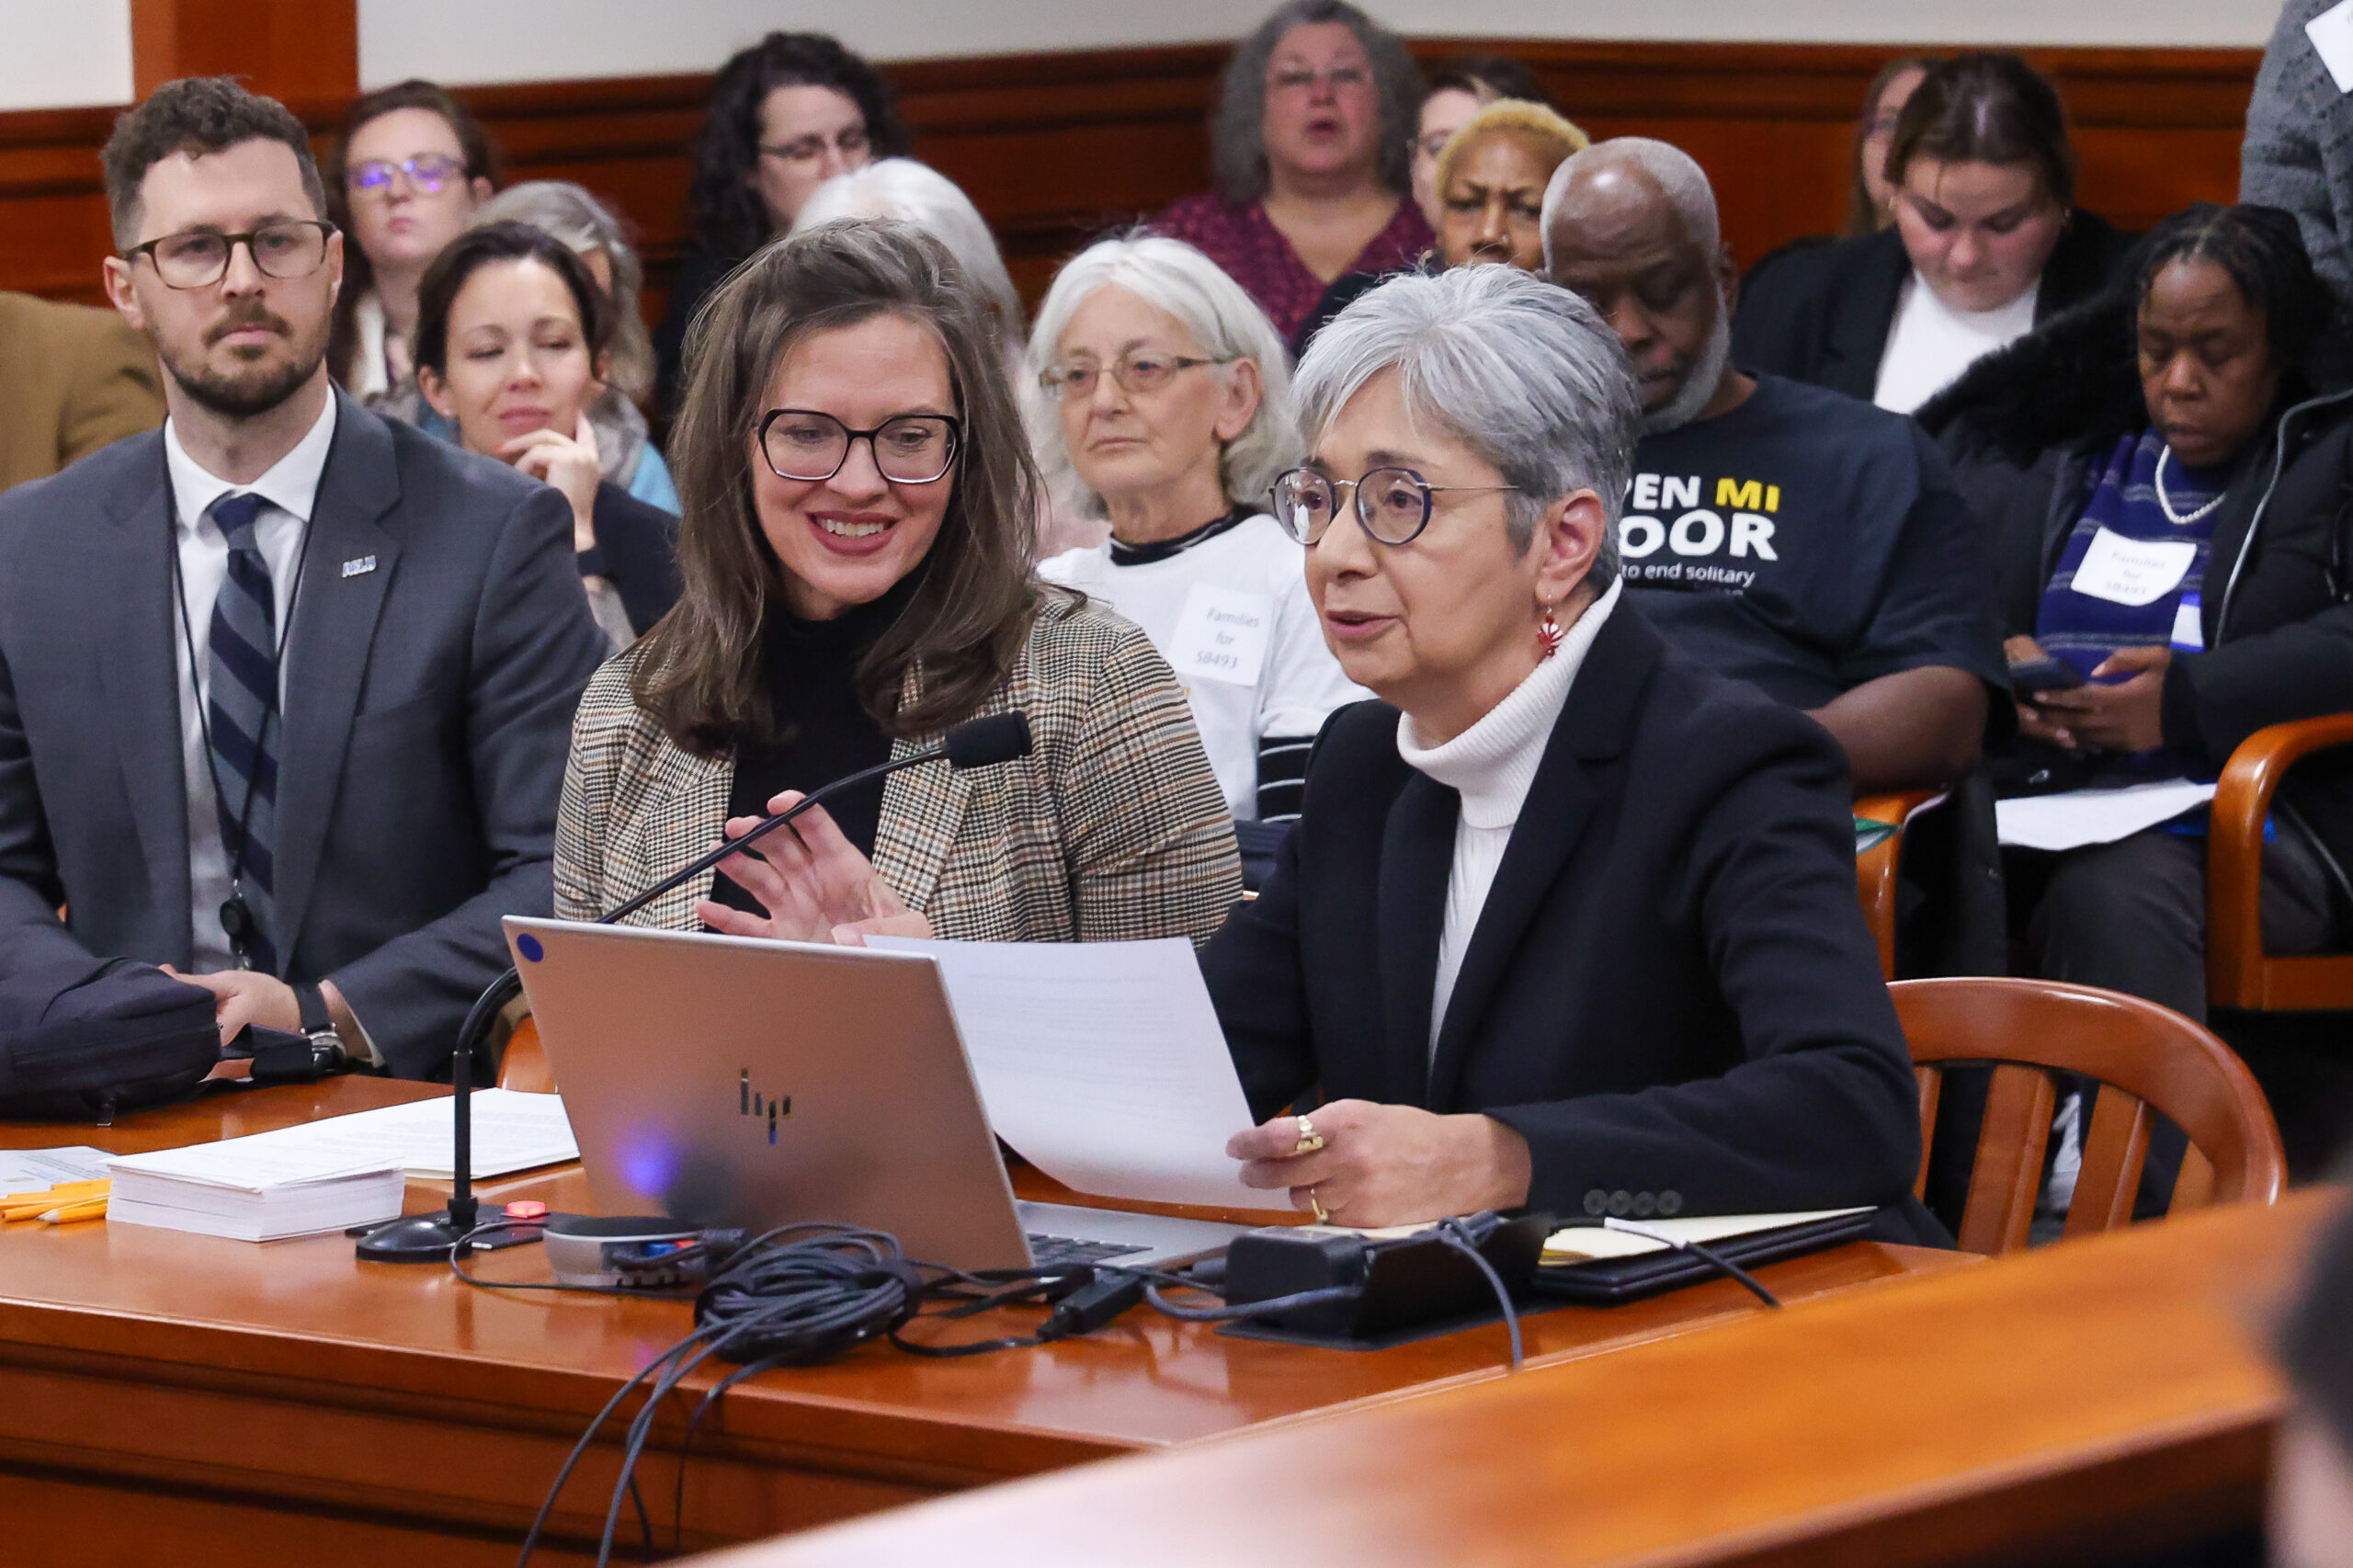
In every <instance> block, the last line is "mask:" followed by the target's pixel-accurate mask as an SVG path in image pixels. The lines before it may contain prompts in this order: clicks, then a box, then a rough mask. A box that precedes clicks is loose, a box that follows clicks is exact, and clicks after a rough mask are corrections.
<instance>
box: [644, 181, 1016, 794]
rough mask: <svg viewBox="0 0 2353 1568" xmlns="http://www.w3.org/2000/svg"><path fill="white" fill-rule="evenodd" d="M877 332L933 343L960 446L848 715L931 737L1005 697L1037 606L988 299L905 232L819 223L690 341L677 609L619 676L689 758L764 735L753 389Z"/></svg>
mask: <svg viewBox="0 0 2353 1568" xmlns="http://www.w3.org/2000/svg"><path fill="white" fill-rule="evenodd" d="M880 315H895V316H900V317H903V318H904V319H906V320H908V321H911V322H915V323H917V324H921V325H923V326H925V327H927V328H928V329H930V331H931V332H932V333H933V334H935V335H937V336H938V340H939V344H940V347H942V348H943V349H944V350H945V351H946V353H947V356H948V369H949V380H950V383H951V385H952V386H953V388H954V391H955V395H956V406H957V413H958V415H959V416H960V417H961V420H962V421H963V440H962V444H961V448H960V449H959V452H958V455H957V461H956V467H955V469H954V470H953V471H952V472H950V474H949V479H948V483H949V484H951V485H952V486H954V489H953V490H952V492H951V493H950V494H949V502H948V515H947V517H945V518H943V519H942V521H941V523H940V527H939V534H938V538H937V539H936V540H934V541H933V542H932V546H931V550H930V551H929V553H928V554H927V555H926V557H925V558H924V560H923V562H922V563H921V564H920V565H919V566H918V567H917V568H916V571H917V572H919V573H920V574H921V581H920V582H919V583H918V584H917V585H916V586H915V592H914V596H913V597H911V598H910V599H909V600H908V601H907V604H906V607H905V608H904V609H903V610H901V611H900V613H899V616H898V619H896V620H894V621H892V624H891V625H890V627H889V628H888V629H887V630H885V631H883V633H882V634H881V637H879V638H877V639H876V640H875V642H874V645H873V646H872V647H871V648H870V649H869V650H868V651H867V653H866V654H865V656H864V657H863V658H862V659H861V660H860V661H859V663H858V672H857V681H858V699H859V700H860V701H861V702H862V703H863V704H864V705H865V708H866V710H867V711H868V712H869V713H870V714H872V715H873V717H874V719H875V721H876V722H878V723H880V724H881V726H882V728H883V730H884V731H885V732H886V733H890V734H892V735H902V736H904V735H918V734H926V733H931V732H933V731H936V730H939V729H943V728H945V727H946V726H948V725H949V724H952V723H955V722H957V721H959V720H961V719H966V718H970V717H971V716H972V714H973V713H974V712H976V711H978V710H979V709H980V707H981V705H982V704H983V703H984V702H986V701H987V700H988V698H989V695H990V694H991V693H992V692H994V691H995V690H996V688H997V687H999V686H1001V685H1003V684H1004V681H1005V678H1006V676H1007V674H1009V673H1010V672H1011V670H1012V668H1013V665H1014V661H1015V660H1016V658H1017V657H1018V656H1019V654H1020V652H1021V646H1022V643H1023V642H1024V641H1025V640H1026V639H1027V638H1028V636H1029V624H1030V621H1031V619H1032V618H1033V617H1034V616H1035V614H1036V613H1037V610H1038V607H1039V603H1040V593H1041V590H1040V587H1039V585H1038V583H1037V580H1036V578H1035V577H1034V576H1033V575H1032V574H1031V572H1030V564H1029V563H1030V561H1031V559H1032V558H1033V556H1034V555H1035V553H1036V549H1037V518H1038V496H1039V494H1040V491H1039V484H1038V474H1037V470H1036V469H1035V467H1034V466H1033V465H1032V464H1031V462H1030V458H1029V443H1028V441H1027V439H1026V438H1025V437H1024V436H1023V433H1022V427H1021V417H1020V415H1019V413H1018V412H1017V408H1016V405H1015V403H1014V399H1013V391H1012V388H1011V387H1010V385H1009V384H1008V383H1007V381H1006V368H1005V359H1004V345H1003V339H1002V337H1001V336H1000V335H999V334H998V331H997V328H996V327H995V325H994V324H993V321H994V318H993V317H992V316H991V315H990V313H989V310H988V304H987V300H986V297H985V296H984V295H983V293H982V291H981V290H979V289H978V288H976V287H974V286H973V284H972V281H971V279H969V278H967V277H966V276H965V275H964V272H963V270H962V269H961V267H958V266H957V265H956V261H955V258H954V257H953V256H950V255H949V253H948V250H947V247H946V246H944V245H942V244H940V243H939V242H938V240H935V239H933V238H932V237H931V236H930V235H929V234H926V233H924V232H923V231H922V230H920V229H917V228H915V226H914V225H913V224H910V223H903V222H896V221H893V220H889V219H865V220H860V219H844V220H842V221H840V222H833V223H826V224H824V225H822V226H820V227H818V228H815V229H812V230H810V231H808V232H807V233H802V234H797V235H795V236H793V237H792V238H790V239H787V240H779V241H776V242H775V243H773V244H769V245H768V246H767V248H766V249H764V250H762V251H760V252H758V253H757V254H756V255H755V256H753V257H752V259H751V260H749V261H747V262H745V264H744V265H743V266H742V267H738V268H736V269H735V271H734V273H733V275H732V276H730V277H729V278H728V279H727V280H726V281H725V282H724V283H722V284H721V285H720V287H719V288H718V290H715V291H714V292H713V293H712V294H711V296H710V302H709V303H708V304H706V305H705V306H704V307H703V309H702V310H701V311H700V312H698V314H697V315H696V318H695V324H694V327H693V329H692V331H691V333H690V334H689V335H688V343H687V365H688V372H687V389H686V397H685V400H684V402H683V403H681V405H680V407H679V411H678V419H677V423H676V425H675V426H673V427H672V430H671V437H670V461H671V466H672V470H673V472H674V473H675V474H676V479H677V484H678V498H679V500H680V502H681V503H682V504H683V508H684V511H683V516H682V517H681V520H680V523H679V528H678V573H679V576H680V578H681V580H682V583H683V592H682V593H681V594H680V596H679V598H678V603H677V606H676V608H674V609H673V610H672V611H671V612H670V613H669V614H668V615H667V616H665V618H664V619H663V620H662V622H661V623H660V624H659V625H658V626H656V627H655V628H654V631H651V632H650V633H648V634H647V636H646V639H645V644H644V647H643V650H642V655H641V658H640V661H639V663H638V665H637V669H636V672H635V673H634V675H632V676H631V692H632V694H633V695H634V696H635V697H636V699H637V702H638V706H639V707H641V708H642V709H644V710H645V711H646V712H647V713H648V714H650V715H652V716H653V718H654V722H656V723H658V724H660V725H661V726H662V729H663V731H664V733H666V734H667V735H668V736H669V737H670V738H671V739H672V740H673V741H675V742H676V743H677V744H679V745H681V746H683V747H685V748H686V749H687V750H688V751H691V752H695V753H697V754H699V755H701V756H724V755H726V754H727V753H728V752H729V751H730V750H731V749H732V748H733V745H734V744H736V743H737V742H738V741H740V740H744V739H748V738H752V737H755V736H758V735H761V734H764V733H767V730H768V727H769V725H770V724H771V723H772V722H773V710H772V708H771V706H770V704H769V701H768V695H767V681H766V675H765V671H764V667H763V650H762V640H761V635H760V628H761V623H762V621H763V619H765V618H766V617H767V615H768V614H770V613H772V612H778V613H780V611H781V606H780V603H779V600H780V598H781V596H782V593H783V583H782V580H781V578H780V576H779V573H780V572H781V571H782V568H781V566H779V563H778V562H777V560H776V557H775V554H774V552H773V551H770V550H769V548H768V546H767V540H766V539H765V538H764V537H763V536H762V534H761V532H760V524H759V516H758V514H757V512H756V510H755V509H754V506H753V500H752V473H751V467H750V465H751V464H752V463H754V462H756V461H758V458H757V457H756V455H755V453H754V452H753V450H752V443H753V440H754V432H755V431H756V429H757V427H758V425H759V421H760V416H761V414H762V413H763V409H762V406H761V405H762V403H764V402H765V401H766V398H767V389H768V384H769V382H770V381H771V380H772V379H773V378H774V376H775V374H776V370H777V367H778V366H779V365H780V364H782V363H783V361H784V358H785V356H787V355H788V354H790V353H791V352H792V351H793V349H794V348H796V347H799V346H800V345H801V343H803V342H805V341H807V340H808V339H809V338H811V337H813V336H814V335H817V334H819V333H823V332H832V331H836V330H838V329H840V328H843V327H848V326H856V325H858V324H859V323H861V322H865V321H870V320H872V319H873V318H874V317H876V316H880ZM911 675H913V676H915V680H914V681H912V682H910V680H909V678H908V677H909V676H911Z"/></svg>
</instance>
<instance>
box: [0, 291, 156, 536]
mask: <svg viewBox="0 0 2353 1568" xmlns="http://www.w3.org/2000/svg"><path fill="white" fill-rule="evenodd" d="M163 422H164V389H163V384H162V380H161V378H160V377H159V375H158V374H157V371H156V369H155V352H154V350H153V349H152V348H150V347H148V346H147V340H146V339H145V338H143V337H142V336H140V335H138V334H137V333H135V332H133V331H131V328H130V327H129V326H127V325H126V324H124V323H123V320H122V318H121V317H120V316H118V315H116V314H115V313H114V312H112V311H107V310H93V309H92V308H91V307H89V306H88V305H68V304H61V303H59V302H58V301H54V300H42V299H38V298H36V297H34V296H33V295H30V294H9V293H0V490H6V489H7V488H8V487H9V486H11V485H16V484H22V483H24V482H25V481H26V480H28V479H40V478H43V477H45V476H47V475H49V474H52V473H55V472H57V471H58V470H59V469H61V468H63V467H64V466H65V465H66V464H67V463H70V462H72V461H74V460H75V459H76V458H80V457H83V456H85V455H86V454H88V453H91V452H95V451H97V449H99V448H100V447H103V446H106V445H108V443H109V442H113V441H119V440H120V439H122V437H125V436H136V435H137V434H139V433H140V432H141V431H142V430H153V428H154V427H155V426H158V425H161V424H162V423H163Z"/></svg>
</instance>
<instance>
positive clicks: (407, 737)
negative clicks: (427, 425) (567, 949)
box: [0, 392, 606, 1077]
mask: <svg viewBox="0 0 2353 1568" xmlns="http://www.w3.org/2000/svg"><path fill="white" fill-rule="evenodd" d="M335 396H336V398H337V400H338V401H337V406H336V409H335V443H334V445H333V446H332V447H331V448H329V449H328V452H327V461H326V469H325V472H324V473H323V474H322V475H321V476H320V479H319V492H318V500H317V503H316V505H315V506H314V508H313V514H312V518H311V526H310V528H309V529H308V531H307V532H306V534H305V536H304V541H303V551H304V557H305V560H306V562H307V564H306V565H305V566H304V568H303V571H302V577H301V588H300V591H299V592H298V594H297V595H296V597H295V603H294V612H293V618H292V624H291V625H290V627H289V628H288V630H287V639H286V661H287V664H286V668H287V678H286V714H285V720H284V724H283V727H282V729H281V731H280V736H281V739H280V741H279V743H278V748H277V749H278V841H277V844H276V846H275V852H276V857H277V877H276V892H277V905H278V921H279V926H280V929H279V930H278V933H277V935H278V952H279V954H280V963H281V966H282V967H281V968H280V971H279V973H280V974H281V975H282V976H283V977H284V978H286V979H289V980H298V981H303V980H307V981H316V980H321V979H328V978H332V979H333V980H334V981H335V985H336V987H337V988H338V989H340V990H341V991H342V992H343V994H344V995H345V996H346V997H347V998H348V999H349V1000H350V1003H351V1007H352V1011H353V1012H355V1013H356V1014H358V1017H359V1021H360V1022H361V1023H362V1024H363V1025H365V1026H366V1028H367V1029H368V1033H369V1038H370V1039H371V1040H374V1041H375V1042H376V1045H377V1047H378V1048H379V1049H380V1050H381V1051H382V1052H383V1053H384V1057H385V1060H386V1062H388V1063H389V1064H390V1065H391V1067H392V1070H393V1071H394V1072H395V1073H398V1074H402V1075H403V1076H406V1077H423V1076H425V1075H426V1074H429V1073H430V1072H431V1071H432V1070H433V1069H435V1068H436V1067H438V1065H439V1064H440V1063H442V1062H447V1061H448V1060H449V1048H450V1047H451V1046H452V1045H453V1044H454V1043H455V1042H456V1037H457V1032H458V1025H459V1023H460V1020H462V1019H463V1018H464V1017H465V1014H466V1009H467V1008H468V1007H469V1006H471V1005H472V1002H473V999H474V997H475V995H476V994H477V993H479V992H480V991H481V990H482V988H483V986H484V985H487V984H488V983H490V981H491V979H492V977H493V976H494V975H496V974H497V973H498V971H501V970H503V969H505V968H506V938H505V937H504V936H503V935H502V934H501V933H500V930H499V918H500V916H502V915H545V914H547V913H548V912H549V910H550V908H551V905H552V903H553V899H554V884H553V870H552V865H551V862H552V859H553V855H554V839H555V807H556V796H557V793H558V791H559V790H560V789H561V787H562V785H563V764H564V757H565V754H566V750H567V748H568V746H569V744H570V740H571V731H572V710H573V709H574V707H576V706H577V705H578V704H579V701H580V693H581V691H582V689H583V688H584V687H585V686H586V685H587V682H588V676H590V675H591V674H592V673H593V672H594V671H595V670H596V668H597V663H598V662H599V661H600V660H601V659H602V657H603V656H604V653H605V652H606V645H605V640H604V638H603V637H601V636H599V635H598V634H597V628H596V623H595V622H594V621H592V620H591V619H589V615H588V606H587V601H586V600H585V598H584V597H582V595H581V592H580V578H579V575H578V574H577V573H576V572H575V571H574V567H573V562H572V513H571V509H570V508H569V507H567V506H565V505H564V501H563V495H562V494H559V493H558V492H557V491H556V490H555V489H554V488H553V487H551V486H550V485H546V484H542V483H540V482H539V481H538V480H536V479H532V478H530V477H529V475H526V474H521V473H517V472H516V471H515V470H513V469H511V468H509V467H507V466H506V464H505V463H502V462H496V461H494V460H491V459H489V458H483V457H475V456H473V455H472V454H470V453H467V452H462V451H460V450H459V449H457V448H456V447H454V446H451V445H450V444H449V443H448V442H446V441H443V440H440V439H439V438H438V437H433V436H428V435H426V433H425V432H424V431H422V430H419V429H417V428H415V426H409V425H401V424H394V423H390V422H387V421H385V420H383V419H381V418H379V417H378V416H377V415H373V414H371V413H369V411H368V410H366V409H364V408H362V407H360V406H359V404H358V403H354V402H352V401H351V400H350V399H349V398H347V397H345V396H344V395H343V394H342V393H340V392H338V393H336V394H335ZM173 548H174V524H173V513H172V493H171V483H170V480H169V476H168V473H167V472H166V470H165V461H164V437H163V436H162V434H161V433H160V432H151V433H150V434H147V435H144V436H133V437H129V438H128V439H125V440H121V441H118V442H116V443H115V444H114V445H113V446H110V447H108V448H106V449H104V450H102V451H98V452H95V453H93V454H91V455H90V456H89V457H86V458H85V459H83V460H81V461H80V462H78V463H75V464H74V466H73V467H71V468H69V469H67V470H65V471H64V472H62V473H60V474H57V475H56V476H55V477H53V478H50V479H43V480H39V481H36V482H34V483H30V484H24V485H19V486H17V488H16V489H14V490H12V491H10V492H9V493H8V494H7V495H6V498H5V499H0V971H7V970H11V969H14V968H16V967H17V966H19V965H22V964H27V963H31V962H34V961H36V960H40V959H41V958H43V957H48V956H60V955H65V954H74V953H96V954H101V955H106V956H109V957H111V956H118V955H119V956H122V957H128V958H133V959H139V960H144V961H146V962H150V963H171V964H183V965H184V964H186V963H188V959H189V952H190V949H191V944H192V941H193V933H192V932H191V930H190V929H189V924H188V915H189V911H188V899H189V892H188V790H187V786H186V783H185V782H184V780H183V779H182V778H181V776H180V775H181V767H180V722H179V682H178V676H177V674H176V666H175V664H174V659H173V640H174V638H175V636H176V631H175V623H174V620H173V615H174V607H173V600H172V558H173V556H172V552H173ZM60 904H63V905H65V906H66V907H67V910H68V914H67V917H66V923H65V924H63V925H61V924H59V922H58V918H57V908H58V906H59V905H60Z"/></svg>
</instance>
